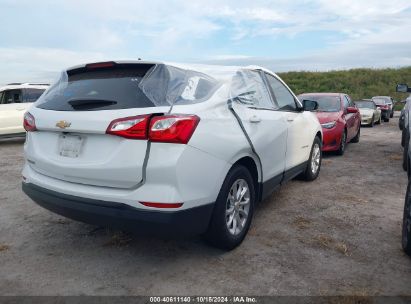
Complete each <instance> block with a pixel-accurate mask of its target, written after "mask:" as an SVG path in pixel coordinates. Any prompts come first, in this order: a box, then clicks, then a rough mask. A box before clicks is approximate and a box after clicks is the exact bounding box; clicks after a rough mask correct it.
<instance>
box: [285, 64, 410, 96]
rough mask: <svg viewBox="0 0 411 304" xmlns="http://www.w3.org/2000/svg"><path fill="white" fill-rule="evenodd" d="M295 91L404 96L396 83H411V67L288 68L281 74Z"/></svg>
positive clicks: (298, 92) (297, 92)
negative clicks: (315, 69)
mask: <svg viewBox="0 0 411 304" xmlns="http://www.w3.org/2000/svg"><path fill="white" fill-rule="evenodd" d="M278 75H279V76H280V77H281V78H282V79H283V80H284V81H285V82H286V83H287V84H288V85H289V86H290V88H291V89H292V90H293V91H294V92H295V93H296V94H301V93H310V92H341V93H347V94H349V95H350V96H351V97H352V98H353V99H354V100H358V99H362V98H371V97H373V96H377V95H383V96H392V97H393V98H394V99H396V100H402V99H404V98H405V97H406V96H404V94H401V93H396V92H395V86H396V84H397V83H409V84H411V67H406V68H399V69H351V70H344V71H329V72H307V71H302V72H287V73H279V74H278Z"/></svg>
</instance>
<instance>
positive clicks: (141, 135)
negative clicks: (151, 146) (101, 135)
mask: <svg viewBox="0 0 411 304" xmlns="http://www.w3.org/2000/svg"><path fill="white" fill-rule="evenodd" d="M149 118H150V115H139V116H132V117H125V118H119V119H116V120H113V121H112V122H111V123H110V125H109V126H108V128H107V131H106V133H107V134H112V135H117V136H121V137H124V138H129V139H147V129H148V121H149Z"/></svg>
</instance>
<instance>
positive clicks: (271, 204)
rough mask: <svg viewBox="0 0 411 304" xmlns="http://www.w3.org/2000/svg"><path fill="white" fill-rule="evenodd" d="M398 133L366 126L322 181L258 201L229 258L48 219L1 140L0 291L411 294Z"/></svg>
mask: <svg viewBox="0 0 411 304" xmlns="http://www.w3.org/2000/svg"><path fill="white" fill-rule="evenodd" d="M397 116H398V113H397ZM400 138H401V133H400V131H399V129H398V118H394V119H391V121H390V123H383V124H382V125H381V126H375V127H374V128H363V129H362V135H361V140H360V143H358V144H350V145H348V147H347V151H346V154H345V155H344V156H343V157H338V156H335V155H326V156H325V158H324V161H323V167H322V170H321V173H320V177H319V178H318V179H317V180H316V181H314V182H312V183H306V182H303V181H292V182H290V183H288V184H287V185H286V186H284V187H282V188H281V189H280V190H278V191H276V192H275V193H274V194H273V195H272V196H271V197H270V198H269V199H267V200H265V201H264V202H262V203H261V204H260V205H259V206H258V208H257V210H256V214H255V216H254V221H253V224H252V227H251V230H250V232H249V235H248V237H247V238H246V240H245V241H244V243H243V244H242V245H241V246H240V247H239V248H237V249H236V250H234V251H232V252H222V251H219V250H216V249H214V248H211V247H208V246H207V245H206V244H205V243H204V242H203V241H202V239H201V238H200V237H198V238H194V239H189V240H161V239H152V238H147V237H145V238H142V237H136V236H131V235H128V234H125V233H122V232H119V231H110V230H108V229H103V228H96V227H93V226H90V225H86V224H82V223H78V222H74V221H72V220H68V219H65V218H62V217H60V216H58V215H55V214H53V213H50V212H49V211H47V210H44V209H42V208H41V207H39V206H37V205H35V204H34V203H33V202H32V201H31V200H30V199H28V198H27V197H26V196H25V195H24V194H23V193H22V192H21V189H20V182H21V176H20V172H21V168H22V164H23V156H22V148H23V142H22V141H21V140H8V141H2V142H0V152H1V159H0V177H1V181H2V182H1V183H0V294H1V295H411V258H409V257H407V256H406V255H405V254H404V253H403V252H402V250H401V239H400V237H401V219H402V208H403V201H404V195H405V190H406V182H407V179H406V174H405V172H404V171H403V170H402V168H401V156H402V148H401V146H400Z"/></svg>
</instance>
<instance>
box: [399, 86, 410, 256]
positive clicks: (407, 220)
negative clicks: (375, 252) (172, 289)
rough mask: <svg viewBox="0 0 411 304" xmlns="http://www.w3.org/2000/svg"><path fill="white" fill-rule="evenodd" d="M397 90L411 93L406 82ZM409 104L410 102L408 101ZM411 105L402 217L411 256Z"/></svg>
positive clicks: (404, 245) (406, 121)
mask: <svg viewBox="0 0 411 304" xmlns="http://www.w3.org/2000/svg"><path fill="white" fill-rule="evenodd" d="M397 92H401V93H406V92H409V93H411V88H409V87H408V86H407V85H405V84H399V85H397ZM407 103H408V104H409V103H410V102H407ZM410 110H411V109H410V105H408V106H407V108H406V109H405V111H406V113H405V116H404V130H405V131H406V139H405V143H404V166H405V168H406V170H407V175H408V187H407V192H406V194H405V202H404V213H403V217H402V237H401V244H402V248H403V250H404V252H405V253H406V254H408V255H409V256H411V166H410V164H411V162H410V159H411V149H410V144H411V143H410V129H411V128H410V124H409V119H410Z"/></svg>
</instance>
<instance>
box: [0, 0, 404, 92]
mask: <svg viewBox="0 0 411 304" xmlns="http://www.w3.org/2000/svg"><path fill="white" fill-rule="evenodd" d="M0 12H1V15H2V17H1V18H0V38H1V39H0V71H1V72H0V84H5V83H9V82H25V81H30V82H35V81H37V82H50V81H53V79H55V78H56V77H57V75H58V73H59V71H61V70H63V69H65V68H67V67H70V66H73V65H77V64H80V63H87V62H97V61H106V60H127V59H134V60H135V59H137V58H142V59H143V60H160V61H178V62H199V63H209V64H223V65H250V64H257V65H260V66H264V67H266V68H269V69H271V70H273V71H274V72H284V71H301V70H310V71H325V70H333V69H349V68H357V67H372V68H378V67H400V66H410V65H411V35H410V33H411V1H410V0H390V1H387V0H384V1H380V0H369V1H365V0H356V1H355V0H338V1H330V0H294V1H288V0H287V1H286V0H277V1H268V0H252V1H251V0H248V1H244V0H203V1H196V0H168V1H167V0H164V1H159V0H145V1H140V0H117V1H108V0H81V1H80V0H70V1H59V0H54V1H48V0H43V1H42V0H37V1H32V0H30V1H29V0H18V1H16V0H0Z"/></svg>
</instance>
